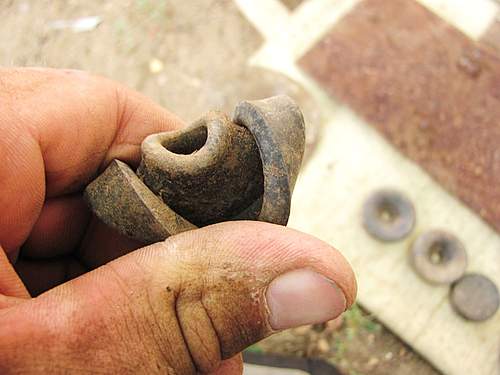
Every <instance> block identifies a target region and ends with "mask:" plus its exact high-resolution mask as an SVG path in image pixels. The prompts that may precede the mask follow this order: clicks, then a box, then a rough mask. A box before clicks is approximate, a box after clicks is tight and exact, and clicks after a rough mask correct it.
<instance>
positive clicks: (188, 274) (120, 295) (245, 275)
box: [0, 222, 356, 374]
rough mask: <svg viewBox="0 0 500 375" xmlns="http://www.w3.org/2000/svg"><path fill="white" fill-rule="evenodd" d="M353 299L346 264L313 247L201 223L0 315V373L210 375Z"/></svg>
mask: <svg viewBox="0 0 500 375" xmlns="http://www.w3.org/2000/svg"><path fill="white" fill-rule="evenodd" d="M355 294H356V283H355V280H354V275H353V273H352V271H351V268H350V266H349V265H348V263H347V262H346V261H345V259H344V258H343V257H342V256H341V255H340V253H339V252H337V251H336V250H335V249H333V248H332V247H330V246H329V245H327V244H325V243H323V242H321V241H319V240H317V239H314V238H312V237H310V236H307V235H305V234H301V233H299V232H296V231H293V230H290V229H287V228H284V227H280V226H276V225H271V224H264V223H258V222H233V223H223V224H218V225H213V226H210V227H206V228H203V229H199V230H196V231H190V232H185V233H182V234H180V235H177V236H173V237H171V238H169V239H168V240H167V241H165V242H163V243H158V244H155V245H152V246H149V247H147V248H143V249H140V250H137V251H135V252H133V253H130V254H128V255H126V256H124V257H122V258H119V259H117V260H115V261H113V262H111V263H108V264H107V265H105V266H102V267H100V268H98V269H97V270H95V271H93V272H90V273H88V274H86V275H84V276H82V277H80V278H78V279H75V280H73V281H71V282H69V283H66V284H63V285H61V286H59V287H57V288H55V289H53V290H51V291H49V292H47V293H45V294H42V295H41V296H39V297H38V298H35V299H33V300H30V301H27V302H25V303H22V304H18V305H15V306H13V307H11V308H9V309H6V310H3V311H2V312H0V331H1V332H2V335H1V337H0V373H3V371H4V370H6V371H5V372H8V371H7V370H12V369H15V370H18V371H20V372H23V371H26V372H29V371H43V372H50V373H57V372H65V371H68V370H69V369H71V370H75V371H78V370H82V369H85V370H87V371H89V370H92V369H94V370H99V371H100V372H112V373H116V372H120V373H121V372H132V373H138V372H145V373H156V372H162V373H168V374H194V373H197V372H202V373H206V372H211V371H214V370H216V369H217V368H219V367H220V365H221V361H222V360H224V359H228V358H231V357H233V356H234V355H235V354H237V353H239V352H240V351H241V350H243V349H244V348H245V347H247V346H248V345H250V344H252V343H254V342H256V341H258V340H260V339H262V338H264V337H266V336H268V335H269V334H272V333H273V332H275V331H277V330H282V329H285V328H290V327H294V326H298V325H303V324H310V323H316V322H322V321H326V320H329V319H333V318H335V317H337V316H338V315H340V314H341V313H342V312H343V311H344V310H345V309H346V308H347V307H348V306H350V305H351V304H352V303H353V301H354V298H355ZM41 343H43V345H40V344H41ZM2 366H5V369H4V368H2ZM89 367H91V368H90V369H89ZM90 372H92V371H90Z"/></svg>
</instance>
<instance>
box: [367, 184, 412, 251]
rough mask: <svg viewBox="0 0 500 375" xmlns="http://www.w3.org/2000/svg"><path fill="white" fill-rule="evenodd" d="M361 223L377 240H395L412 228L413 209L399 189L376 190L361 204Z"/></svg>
mask: <svg viewBox="0 0 500 375" xmlns="http://www.w3.org/2000/svg"><path fill="white" fill-rule="evenodd" d="M363 225H364V227H365V229H366V230H367V232H368V233H370V234H371V235H372V236H373V237H375V238H377V239H379V240H382V241H397V240H400V239H402V238H403V237H405V236H407V235H408V233H410V232H411V230H412V229H413V226H414V225H415V209H414V208H413V204H412V203H411V202H410V200H409V199H408V198H407V197H405V196H404V195H403V194H402V193H400V192H399V191H396V190H390V189H383V190H378V191H376V192H375V193H373V194H372V195H371V196H370V197H369V198H368V199H367V200H366V201H365V203H364V205H363Z"/></svg>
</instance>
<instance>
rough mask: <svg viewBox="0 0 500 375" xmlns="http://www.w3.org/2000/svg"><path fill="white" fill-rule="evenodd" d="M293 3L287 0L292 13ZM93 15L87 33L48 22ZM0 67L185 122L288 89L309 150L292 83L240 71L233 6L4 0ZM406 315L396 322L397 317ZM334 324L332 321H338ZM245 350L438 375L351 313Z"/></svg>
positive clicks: (243, 58) (252, 41) (312, 127)
mask: <svg viewBox="0 0 500 375" xmlns="http://www.w3.org/2000/svg"><path fill="white" fill-rule="evenodd" d="M298 3H300V1H297V0H288V1H286V5H287V6H288V7H289V8H290V9H293V8H294V7H296V6H297V5H298ZM87 16H98V17H100V24H99V25H98V26H97V27H96V28H95V29H92V30H89V31H86V32H79V33H76V32H73V31H71V30H70V29H62V30H58V29H55V24H54V23H53V22H54V21H56V20H72V19H76V18H79V17H87ZM0 19H2V22H1V23H0V45H1V46H2V48H1V49H0V65H2V66H47V67H56V68H73V69H84V70H88V71H91V72H94V73H96V74H101V75H104V76H107V77H109V78H112V79H115V80H118V81H121V82H123V83H124V84H127V85H129V86H131V87H134V88H135V89H137V90H139V91H141V92H143V93H144V94H146V95H148V96H150V97H152V98H153V99H155V100H156V101H157V102H159V103H160V104H162V105H163V106H165V107H167V108H169V109H170V110H172V111H173V112H176V113H177V114H179V115H180V116H181V117H183V118H184V119H185V120H186V121H188V122H189V121H192V120H194V119H196V118H197V117H198V116H200V115H201V114H202V113H203V112H205V111H207V110H209V109H222V110H225V111H227V112H229V113H230V112H231V110H232V109H233V108H234V106H235V104H236V103H237V102H238V101H239V100H241V99H252V98H261V97H265V96H271V95H275V94H278V93H287V94H289V95H291V96H292V97H294V98H295V99H296V100H297V101H298V102H299V104H300V105H301V106H302V107H303V109H304V112H305V115H306V122H307V124H308V133H307V138H308V141H307V142H308V153H309V154H310V152H312V150H313V148H314V144H315V141H316V140H317V138H318V137H319V136H320V134H321V125H322V123H321V118H320V115H319V111H318V109H317V108H315V107H314V103H312V102H311V100H310V99H309V98H308V97H307V95H306V94H305V93H304V92H303V91H302V89H301V88H300V87H298V86H297V85H296V84H294V83H293V82H291V81H290V80H288V79H287V78H285V77H283V76H280V75H278V74H276V73H273V72H269V71H262V70H257V69H255V68H251V67H249V66H248V65H247V60H248V58H249V56H251V55H252V53H253V52H255V51H256V49H257V48H258V47H259V45H260V44H261V42H262V39H261V37H260V35H259V34H258V32H257V31H256V30H254V29H253V28H252V27H251V25H250V24H249V23H248V22H247V21H246V20H245V19H244V18H243V17H242V15H241V14H240V13H239V11H238V9H237V8H236V6H235V5H234V3H233V1H232V0H197V1H175V2H174V1H167V0H124V1H123V0H121V1H118V0H114V1H101V0H86V1H83V0H31V1H23V0H4V1H2V2H0ZM404 318H405V317H402V319H404ZM337 323H338V322H337ZM251 350H258V351H268V352H279V353H289V354H292V355H299V356H319V357H323V358H327V359H328V360H330V361H332V362H333V363H335V364H336V365H338V366H339V367H340V368H342V369H343V370H344V371H345V373H346V374H351V375H360V374H380V375H381V374H402V375H410V374H420V375H431V374H437V372H436V371H435V370H433V369H432V368H431V367H430V366H429V365H428V364H427V363H425V362H424V361H423V360H422V359H420V358H419V357H418V356H417V355H416V354H414V353H412V351H411V349H409V348H408V347H406V346H405V345H404V344H403V343H401V341H400V340H399V339H398V338H396V337H395V336H394V335H392V334H391V333H390V332H388V331H387V330H386V329H385V328H384V327H383V326H381V325H380V324H379V323H377V322H376V320H375V319H374V318H372V317H370V316H369V315H367V314H366V313H365V312H363V311H362V310H361V309H360V308H359V307H354V308H353V309H352V310H351V311H350V312H348V313H347V314H346V316H345V318H344V320H343V322H341V324H335V323H331V324H329V325H326V326H325V325H323V326H314V327H302V328H297V329H295V330H292V331H288V332H284V333H282V334H280V335H277V336H275V337H273V338H270V339H268V340H265V341H263V342H262V343H259V344H257V345H255V346H254V347H252V349H251Z"/></svg>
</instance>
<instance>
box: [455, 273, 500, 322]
mask: <svg viewBox="0 0 500 375" xmlns="http://www.w3.org/2000/svg"><path fill="white" fill-rule="evenodd" d="M450 298H451V304H452V306H453V307H454V309H455V310H456V311H457V313H459V314H460V315H461V316H463V317H464V318H465V319H467V320H473V321H483V320H486V319H489V318H491V317H492V316H493V315H494V314H495V313H496V312H497V310H498V306H499V305H500V296H499V294H498V288H497V287H496V285H495V284H494V283H493V281H491V280H490V279H488V278H487V277H486V276H483V275H479V274H468V275H465V276H464V277H462V278H461V279H460V280H458V281H457V282H456V283H455V284H454V285H453V287H452V289H451V295H450Z"/></svg>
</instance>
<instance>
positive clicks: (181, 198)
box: [84, 96, 304, 243]
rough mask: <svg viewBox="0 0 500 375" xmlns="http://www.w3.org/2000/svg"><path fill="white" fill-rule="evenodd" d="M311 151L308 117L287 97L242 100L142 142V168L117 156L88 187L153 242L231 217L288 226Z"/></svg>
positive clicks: (100, 210)
mask: <svg viewBox="0 0 500 375" xmlns="http://www.w3.org/2000/svg"><path fill="white" fill-rule="evenodd" d="M303 153H304V119H303V116H302V113H301V111H300V109H299V108H298V106H297V105H296V104H295V103H294V102H293V101H292V100H291V99H290V98H289V97H287V96H276V97H272V98H268V99H263V100H256V101H244V102H241V103H240V104H239V105H238V106H237V107H236V110H235V113H234V116H233V121H231V120H230V119H229V118H228V117H227V116H226V115H225V114H223V113H221V112H215V111H213V112H209V113H208V114H206V115H205V116H204V117H202V118H201V119H199V120H198V121H196V122H195V123H193V124H192V125H190V126H188V127H187V128H185V129H183V130H179V131H174V132H166V133H159V134H153V135H151V136H149V137H147V138H146V139H145V140H144V142H143V143H142V161H141V164H140V166H139V168H138V169H137V172H136V173H135V172H134V171H133V170H132V169H131V168H130V167H129V166H128V165H127V164H125V163H123V162H121V161H119V160H114V161H113V162H112V163H111V164H110V165H109V166H108V168H107V169H106V170H105V171H104V172H103V173H102V174H101V175H100V176H99V177H97V178H96V179H95V180H94V181H93V182H91V183H90V184H89V185H88V186H87V188H86V190H85V194H84V195H85V199H86V200H87V202H88V203H89V205H90V207H91V208H92V211H93V212H94V213H95V214H96V216H97V217H99V218H100V219H101V220H102V221H103V222H104V223H106V224H108V225H110V226H112V227H114V228H116V229H117V230H118V231H119V232H121V233H123V234H125V235H127V236H129V237H132V238H135V239H137V240H140V241H142V242H144V243H153V242H157V241H161V240H164V239H165V238H167V237H168V236H171V235H174V234H176V233H180V232H183V231H186V230H190V229H194V228H196V227H199V226H204V225H208V224H213V223H217V222H221V221H227V220H259V221H267V222H271V223H275V224H281V225H285V224H286V223H287V221H288V216H289V213H290V200H291V195H292V191H293V187H294V185H295V181H296V179H297V174H298V170H299V167H300V164H301V161H302V155H303Z"/></svg>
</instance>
